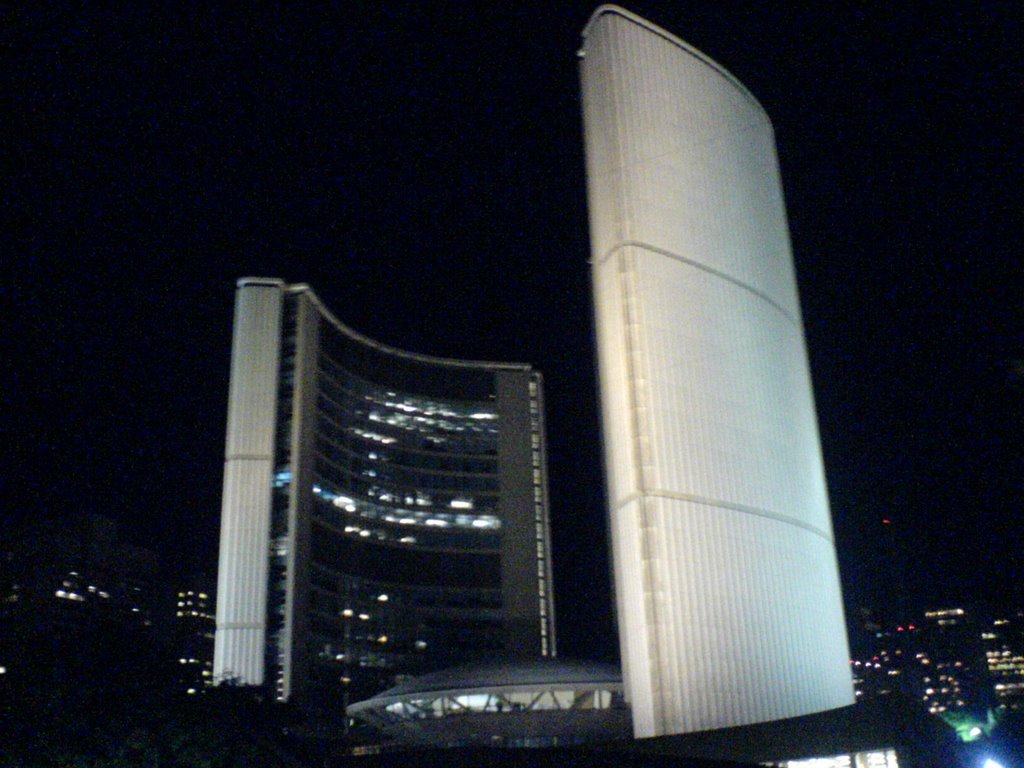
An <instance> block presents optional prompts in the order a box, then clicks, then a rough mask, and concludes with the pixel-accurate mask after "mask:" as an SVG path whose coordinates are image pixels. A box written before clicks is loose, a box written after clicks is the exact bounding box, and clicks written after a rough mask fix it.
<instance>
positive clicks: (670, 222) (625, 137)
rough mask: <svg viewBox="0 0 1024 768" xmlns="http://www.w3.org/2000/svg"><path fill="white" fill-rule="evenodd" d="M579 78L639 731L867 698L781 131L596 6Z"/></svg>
mask: <svg viewBox="0 0 1024 768" xmlns="http://www.w3.org/2000/svg"><path fill="white" fill-rule="evenodd" d="M584 39H585V40H584V47H583V52H582V55H583V58H582V62H581V77H582V83H583V102H584V124H585V133H586V155H587V174H588V195H589V207H590V222H591V247H592V269H593V285H594V302H595V311H596V323H597V345H598V362H599V372H600V387H601V406H602V414H603V431H604V442H605V457H606V472H607V482H608V494H609V508H610V509H609V514H610V524H611V535H612V547H613V559H614V570H615V587H616V597H617V608H618V621H619V632H620V642H621V646H622V662H623V675H624V682H625V684H626V689H627V696H628V697H629V699H630V701H631V705H632V708H633V722H634V729H635V733H636V735H637V736H638V737H640V736H654V735H661V734H671V733H684V732H689V731H697V730H704V729H710V728H720V727H726V726H733V725H741V724H747V723H754V722H761V721H767V720H774V719H779V718H784V717H791V716H795V715H800V714H806V713H810V712H815V711H820V710H825V709H829V708H832V707H839V706H843V705H846V704H849V703H851V702H852V700H853V693H852V687H851V681H850V673H849V667H848V660H849V655H848V654H849V652H848V649H847V641H846V634H845V625H844V620H843V610H842V598H841V595H840V589H839V579H838V569H837V565H836V559H835V547H834V543H833V539H832V526H831V520H830V517H829V509H828V498H827V494H826V489H825V478H824V470H823V466H822V460H821V451H820V447H819V439H818V432H817V423H816V419H815V413H814V402H813V395H812V389H811V381H810V373H809V370H808V364H807V355H806V350H805V345H804V337H803V329H802V323H801V318H800V307H799V302H798V298H797V291H796V281H795V277H794V272H793V262H792V255H791V252H790V246H789V236H788V230H787V226H786V218H785V209H784V204H783V198H782V188H781V183H780V178H779V171H778V163H777V158H776V153H775V144H774V137H773V131H772V127H771V123H770V121H769V119H768V117H767V116H766V115H765V113H764V111H763V109H762V108H761V106H760V105H759V104H758V103H757V101H756V100H755V99H754V98H753V97H752V96H751V95H750V94H749V93H748V92H747V91H746V89H744V88H743V86H742V85H740V84H739V82H737V81H736V80H735V79H734V78H733V77H732V76H731V75H729V74H728V73H727V72H725V71H724V70H723V69H722V68H721V67H719V66H718V65H717V64H715V63H714V62H712V61H711V60H710V59H708V58H707V57H705V56H704V55H703V54H701V53H699V52H697V51H695V50H694V49H692V48H690V47H689V46H688V45H686V44H685V43H683V42H682V41H681V40H679V39H678V38H676V37H674V36H672V35H671V34H669V33H667V32H665V31H664V30H661V29H659V28H658V27H655V26H654V25H652V24H650V23H649V22H646V21H644V20H643V19H640V18H638V17H636V16H634V15H633V14H630V13H629V12H626V11H623V10H622V9H619V8H615V7H612V6H602V7H601V8H599V9H598V10H597V11H596V12H595V14H594V16H593V18H592V19H591V21H590V23H589V24H588V26H587V28H586V29H585V30H584Z"/></svg>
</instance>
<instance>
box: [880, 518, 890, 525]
mask: <svg viewBox="0 0 1024 768" xmlns="http://www.w3.org/2000/svg"><path fill="white" fill-rule="evenodd" d="M882 525H892V520H890V519H889V518H887V517H883V518H882Z"/></svg>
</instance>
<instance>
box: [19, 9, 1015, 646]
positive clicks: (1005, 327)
mask: <svg viewBox="0 0 1024 768" xmlns="http://www.w3.org/2000/svg"><path fill="white" fill-rule="evenodd" d="M144 5H145V4H138V5H135V4H128V5H124V6H122V7H121V8H120V9H119V10H117V11H104V10H90V11H81V10H77V9H74V10H73V9H70V8H67V7H63V6H52V7H46V8H42V9H36V10H30V11H21V12H17V13H12V12H11V11H10V10H8V11H7V12H6V13H5V15H6V16H7V18H5V19H4V21H3V24H2V29H3V31H2V32H0V39H2V43H3V50H4V53H5V55H6V59H7V64H6V66H5V67H4V70H5V73H6V74H5V78H6V79H8V80H9V81H10V82H9V84H8V86H7V87H5V88H4V89H3V91H4V92H5V94H6V95H5V99H4V101H5V103H6V109H5V112H6V119H5V120H4V123H5V124H6V125H7V126H8V127H9V128H13V130H12V131H10V132H9V140H10V139H13V142H12V145H11V147H10V149H9V150H8V152H7V153H5V154H6V155H7V157H8V160H9V161H10V160H13V164H12V166H11V167H10V170H9V171H8V173H7V174H6V175H5V176H4V178H3V183H4V197H5V201H4V218H5V221H6V225H5V227H4V239H5V242H6V244H7V245H6V248H5V251H6V252H7V253H9V254H13V257H14V258H13V259H11V260H8V259H5V263H6V264H7V269H6V271H5V279H4V280H3V281H2V286H3V294H4V305H5V309H6V310H7V311H8V313H9V316H10V317H11V322H10V323H9V324H8V328H9V329H10V330H9V332H8V335H7V340H8V342H9V344H10V346H9V350H11V354H9V356H8V357H7V358H6V362H7V369H8V374H7V376H6V379H7V381H8V386H7V387H5V396H4V400H5V404H6V405H7V406H8V410H9V413H10V416H9V418H6V419H4V425H5V430H6V431H7V432H8V438H7V441H6V442H7V445H8V446H10V447H11V448H12V449H13V454H12V457H11V461H9V462H8V465H7V466H8V472H7V473H6V475H5V477H4V478H3V481H2V482H3V485H4V488H5V491H6V492H5V496H6V497H8V498H9V499H10V502H9V507H8V509H9V517H10V518H11V519H17V518H19V517H23V516H29V515H31V516H38V515H76V514H81V513H84V512H99V513H103V514H107V515H110V516H112V517H115V518H117V519H118V520H120V521H122V522H123V525H124V530H125V534H126V535H127V536H128V537H129V538H131V539H134V540H135V541H136V542H137V543H141V544H145V545H149V546H152V547H154V548H157V549H158V550H160V551H161V552H162V553H163V555H164V557H165V561H166V562H167V564H168V568H169V570H170V572H172V573H188V572H189V571H191V570H193V569H200V568H206V569H208V570H211V571H212V569H213V562H214V558H215V552H216V543H217V530H218V522H219V521H218V517H219V505H220V482H221V471H222V460H223V435H224V422H225V413H226V401H227V376H228V356H229V350H230V335H231V312H232V300H233V291H234V282H235V280H236V279H237V278H238V277H240V276H243V275H265V276H277V277H282V278H284V279H286V280H288V281H291V282H306V283H309V284H311V285H312V286H313V287H314V289H315V290H316V291H317V292H318V294H319V295H320V296H321V297H322V298H323V299H324V301H325V303H326V304H327V305H328V306H329V307H331V308H332V309H333V310H334V312H335V313H336V314H337V315H338V316H339V317H340V318H341V319H343V320H344V321H345V322H346V323H348V324H349V325H351V326H352V327H353V328H355V329H356V330H358V331H360V332H362V333H365V334H367V335H369V336H371V337H373V338H376V339H378V340H380V341H382V342H385V343H388V344H391V345H394V346H398V347H401V348H404V349H409V350H413V351H417V352H423V353H428V354H435V355H444V356H454V357H465V358H476V359H497V360H515V361H525V362H530V363H533V364H534V365H536V366H537V367H538V368H540V369H541V370H542V371H543V373H544V374H545V377H546V393H547V402H548V432H549V434H548V437H549V447H550V456H549V461H550V473H551V488H552V519H553V526H554V546H555V564H556V565H555V567H556V600H557V605H558V610H559V619H560V621H559V624H560V627H559V629H560V640H561V645H562V650H563V651H564V652H567V653H570V654H573V655H578V656H606V657H607V656H610V655H612V654H614V653H615V650H614V641H613V639H612V637H611V623H610V622H611V620H610V616H611V611H610V607H609V604H608V599H609V598H608V586H607V557H606V543H605V529H604V509H603V505H604V500H603V495H602V494H603V490H602V486H601V469H600V457H599V448H598V441H599V438H598V432H597V405H596V402H595V389H594V369H593V366H594V362H593V335H592V328H591V326H592V322H591V312H592V309H591V304H590V296H589V271H588V269H589V268H588V265H587V259H588V255H589V253H588V239H587V221H586V201H585V187H584V177H583V156H582V135H581V119H580V107H579V88H578V82H577V70H576V67H577V60H576V56H575V53H576V50H577V48H578V47H579V40H580V38H579V32H580V30H581V29H582V27H583V25H584V23H585V22H586V20H587V18H588V17H589V14H590V12H591V10H592V9H593V6H592V5H591V4H589V3H586V4H584V3H580V2H558V3H549V4H548V7H547V8H544V6H540V5H537V6H528V5H523V4H520V3H505V4H502V6H500V7H499V6H497V4H495V6H496V9H491V10H488V9H485V8H484V4H482V3H454V2H453V3H423V2H420V3H387V4H373V3H346V4H333V5H332V4H322V5H319V6H318V7H317V8H316V9H315V10H310V9H308V8H307V9H303V10H294V9H290V10H286V11H282V10H277V11H274V10H251V9H250V10H225V9H223V8H221V9H217V8H211V7H206V6H205V5H196V6H190V5H187V4H182V6H179V5H177V4H160V5H159V7H158V8H157V9H145V8H144V7H143V6H144ZM762 5H764V6H768V5H774V4H752V3H743V4H729V3H720V2H714V3H711V2H702V3H682V2H678V3H658V2H637V3H635V4H633V5H632V6H631V9H632V10H634V11H636V12H637V13H640V14H641V15H643V16H646V17H647V18H649V19H651V20H652V21H654V22H655V23H658V24H660V25H661V26H664V27H665V28H667V29H669V30H671V31H673V32H675V33H676V34H678V35H679V36H680V37H682V38H684V39H686V40H688V41H689V42H690V43H692V44H693V45H695V46H696V47H698V48H700V49H701V50H703V51H704V52H706V53H707V54H708V55H710V56H711V57H712V58H714V59H716V60H718V61H719V62H720V63H722V64H723V65H724V66H725V67H726V68H728V69H729V70H730V71H732V72H733V73H734V74H735V75H736V76H737V77H738V78H739V79H740V80H741V81H743V82H744V83H745V84H746V85H747V86H748V87H749V89H750V90H751V91H752V92H753V93H754V94H755V95H756V96H757V97H758V98H759V99H760V100H761V102H762V104H763V105H764V107H765V108H766V110H767V111H768V113H769V114H770V115H771V117H772V119H773V122H774V124H775V128H776V134H777V139H778V143H779V152H780V158H781V164H782V173H783V179H784V185H785V188H786V195H787V204H788V208H789V215H790V221H791V228H792V239H793V248H794V253H795V258H796V264H797V272H798V277H799V281H800V288H801V296H802V302H803V309H804V321H805V325H806V329H807V337H808V344H809V353H810V357H811V365H812V369H813V375H814V382H815V389H816V397H817V404H818V411H819V418H820V424H821V432H822V442H823V448H824V452H825V461H826V468H827V473H828V478H829V484H830V495H831V500H832V509H833V516H834V519H835V527H836V535H837V541H838V546H839V552H840V565H841V570H842V578H843V585H844V591H845V594H846V600H847V607H848V611H849V610H852V609H855V608H857V607H859V606H864V605H875V606H880V607H882V608H891V607H892V606H893V605H895V603H896V594H897V592H898V589H897V586H896V585H897V584H898V583H899V581H900V579H899V578H898V573H897V571H898V569H896V568H895V567H894V565H893V564H894V562H898V563H903V564H904V565H905V567H904V569H903V570H904V571H905V572H906V573H907V576H906V583H907V592H908V594H909V597H910V600H909V602H910V604H911V605H914V604H917V603H935V604H937V603H944V602H949V601H959V600H963V599H966V598H971V597H974V598H979V599H983V600H1014V601H1020V600H1021V599H1022V586H1021V585H1022V583H1024V565H1022V548H1024V537H1022V533H1021V525H1020V520H1019V514H1020V512H1021V509H1022V492H1021V491H1022V475H1024V450H1022V447H1021V446H1022V436H1024V429H1022V427H1024V416H1022V411H1024V306H1022V302H1024V288H1022V282H1024V281H1022V279H1021V266H1020V261H1019V259H1018V258H1016V257H1015V254H1014V253H1013V250H1019V242H1020V231H1019V220H1018V216H1019V191H1020V178H1019V175H1018V174H1019V169H1020V162H1021V152H1020V147H1021V144H1020V133H1019V131H1020V126H1021V124H1022V123H1021V119H1020V118H1021V110H1020V79H1021V71H1022V67H1021V63H1022V62H1021V59H1020V57H1019V54H1018V53H1017V52H1016V47H1017V44H1018V43H1019V42H1020V39H1021V35H1020V26H1019V19H1018V15H1017V13H1016V11H1015V10H1014V6H1013V4H1011V3H1005V4H996V3H977V4H961V5H959V6H951V7H953V8H955V10H954V11H953V12H951V13H949V12H947V13H941V14H940V13H937V12H929V11H924V12H911V11H909V10H907V9H906V8H903V7H900V6H902V4H891V5H890V6H887V7H875V4H862V3H858V4H856V5H844V4H842V3H838V4H824V5H821V7H820V8H819V9H818V10H816V11H814V12H813V13H803V14H801V13H782V12H780V11H778V10H770V9H766V8H762V7H758V6H762ZM869 7H870V8H871V9H872V10H870V11H868V10H866V9H867V8H869ZM882 518H888V519H890V520H892V522H893V525H892V526H890V527H888V528H884V527H883V526H882V524H881V520H882ZM887 533H891V534H892V535H891V536H887V535H886V534H887Z"/></svg>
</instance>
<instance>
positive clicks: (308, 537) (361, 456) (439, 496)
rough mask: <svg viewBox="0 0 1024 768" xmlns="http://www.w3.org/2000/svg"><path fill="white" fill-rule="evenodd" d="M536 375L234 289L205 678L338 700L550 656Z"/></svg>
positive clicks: (279, 297)
mask: <svg viewBox="0 0 1024 768" xmlns="http://www.w3.org/2000/svg"><path fill="white" fill-rule="evenodd" d="M542 408H543V404H542V393H541V378H540V374H538V373H537V372H536V371H534V370H532V369H531V368H530V367H529V366H528V365H518V364H502V363H480V362H464V361H459V360H444V359H439V358H433V357H426V356H423V355H416V354H411V353H407V352H401V351H399V350H396V349H392V348H389V347H386V346H384V345H382V344H379V343H377V342H374V341H372V340H370V339H368V338H366V337H364V336H361V335H359V334H357V333H355V332H354V331H352V330H351V329H349V328H347V327H346V326H344V325H343V324H342V323H340V322H339V321H338V320H337V319H336V318H335V317H334V316H333V315H332V314H331V313H330V312H328V311H327V309H326V308H325V307H324V306H323V305H322V304H321V303H320V301H319V300H318V299H317V297H316V296H315V295H314V294H313V292H312V291H311V290H310V289H309V288H308V287H307V286H304V285H291V286H289V285H285V284H284V283H283V282H282V281H280V280H274V279H261V278H251V279H243V280H241V281H239V284H238V292H237V299H236V308H235V330H234V346H233V351H232V362H231V389H230V399H229V407H228V429H227V449H226V451H227V452H226V464H225V471H224V499H223V511H222V522H221V546H220V564H219V576H218V586H217V631H216V642H215V652H214V678H215V680H218V681H220V680H228V679H232V680H235V681H236V682H241V683H244V684H256V685H259V684H264V683H266V684H268V685H270V686H273V688H274V690H275V691H276V695H277V696H278V698H280V699H288V698H291V697H294V696H299V697H307V698H313V699H316V700H321V701H328V702H334V703H336V704H337V703H341V702H343V701H346V700H352V701H355V700H357V699H360V698H365V697H368V696H371V695H373V694H375V693H377V692H379V691H381V690H383V689H385V688H388V687H390V686H391V685H393V684H394V682H395V680H396V678H399V677H400V676H404V675H416V674H420V673H424V672H428V671H432V670H436V669H439V668H442V667H446V666H452V665H454V664H457V663H463V662H466V661H468V660H471V659H473V658H475V657H481V656H493V655H500V654H509V655H520V656H535V657H541V656H553V655H554V654H555V623H554V613H553V599H552V592H551V555H550V546H549V539H548V519H547V514H548V512H547V477H546V466H545V446H544V425H543V416H542Z"/></svg>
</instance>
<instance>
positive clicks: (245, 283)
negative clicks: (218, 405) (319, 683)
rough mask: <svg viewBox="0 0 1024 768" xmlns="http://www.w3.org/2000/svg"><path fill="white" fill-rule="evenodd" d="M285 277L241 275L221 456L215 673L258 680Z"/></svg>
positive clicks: (261, 671) (245, 681)
mask: <svg viewBox="0 0 1024 768" xmlns="http://www.w3.org/2000/svg"><path fill="white" fill-rule="evenodd" d="M282 287H283V283H281V282H280V281H275V280H262V279H251V280H246V279H243V280H240V281H239V283H238V292H237V293H236V297H235V326H234V327H235V335H234V340H233V342H232V349H231V385H230V391H229V395H228V429H227V445H226V448H225V461H224V497H223V502H222V509H221V531H220V558H219V561H218V573H217V631H216V635H215V636H214V638H215V639H214V651H213V679H214V681H215V682H218V683H219V682H223V681H224V680H228V679H230V680H233V681H236V682H238V683H241V684H245V685H261V684H262V683H263V678H264V652H265V650H264V649H265V633H266V612H267V568H268V547H269V538H270V503H271V486H272V477H271V476H272V474H273V468H274V467H273V465H274V426H275V425H274V414H275V413H276V411H277V407H276V405H277V370H278V358H279V354H280V347H281V341H280V337H281V303H282Z"/></svg>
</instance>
